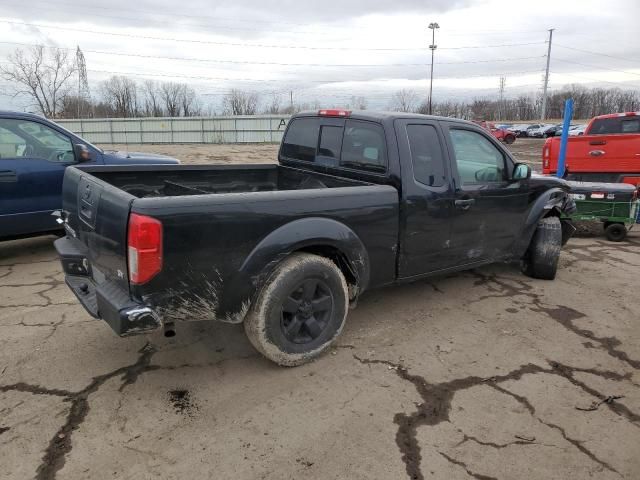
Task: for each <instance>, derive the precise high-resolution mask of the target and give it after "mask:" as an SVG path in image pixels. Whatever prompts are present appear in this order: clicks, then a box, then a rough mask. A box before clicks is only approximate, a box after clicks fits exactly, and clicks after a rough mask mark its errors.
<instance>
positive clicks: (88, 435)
mask: <svg viewBox="0 0 640 480" xmlns="http://www.w3.org/2000/svg"><path fill="white" fill-rule="evenodd" d="M52 240H53V237H40V238H33V239H28V240H20V241H13V242H5V243H0V301H1V304H0V333H1V334H0V478H1V479H5V478H6V479H27V478H36V479H84V478H92V479H102V478H125V479H126V478H136V479H137V478H152V477H153V478H167V479H174V478H175V479H178V478H185V477H187V476H190V477H193V478H242V479H245V478H246V479H289V478H290V479H298V478H303V477H304V478H318V479H330V478H335V479H342V478H349V479H358V478H362V479H373V478H375V479H378V478H379V479H403V478H408V479H418V480H419V479H447V480H448V479H454V480H455V479H466V478H476V479H527V480H529V479H541V480H542V479H545V480H548V479H584V478H598V479H619V478H625V479H636V478H640V456H639V455H638V445H640V375H639V368H640V328H639V327H638V323H637V322H638V314H639V313H640V307H639V305H638V301H637V299H636V295H635V281H636V279H637V272H638V267H639V266H640V248H639V247H640V234H638V233H632V234H631V235H630V238H629V241H627V242H624V243H622V244H613V243H610V242H607V241H605V240H604V239H602V238H599V237H596V236H587V237H582V238H575V239H573V240H572V241H571V242H570V243H569V245H568V248H566V249H565V250H564V251H563V254H562V258H561V266H560V271H559V274H558V278H557V280H556V281H554V282H545V281H537V280H532V279H529V278H527V277H524V276H522V275H521V274H520V273H519V272H518V270H517V269H516V268H514V267H513V266H508V265H496V266H491V267H487V268H482V269H478V270H475V271H471V272H466V273H461V274H455V275H450V276H447V277H438V278H433V279H429V280H425V281H420V282H417V283H414V284H410V285H404V286H398V287H392V288H388V289H385V290H379V291H374V292H368V293H367V294H365V296H364V297H363V298H362V299H361V301H360V302H359V305H358V308H357V309H355V310H353V311H351V312H350V315H349V318H348V323H347V326H346V328H345V331H344V333H343V335H342V337H341V338H340V340H339V344H338V346H337V347H336V348H335V349H333V350H332V351H331V352H330V353H329V354H327V355H325V356H324V357H322V358H321V359H319V360H318V361H316V362H314V363H312V364H310V365H306V366H303V367H299V368H295V369H283V368H279V367H276V366H275V365H272V364H271V363H269V362H268V361H266V360H264V359H263V358H262V357H260V356H259V355H258V354H256V353H255V352H254V351H253V349H252V348H251V346H250V345H249V343H248V341H247V340H246V339H245V337H244V334H243V330H242V327H241V326H232V325H222V324H213V323H192V324H185V325H178V336H177V337H176V338H173V339H165V338H163V337H162V336H161V335H159V334H155V335H151V336H145V337H137V338H128V339H121V338H118V337H116V336H115V335H114V334H113V333H112V332H111V330H110V329H109V328H108V326H107V325H106V324H104V323H103V322H100V321H96V320H93V319H91V318H90V317H89V316H88V315H87V314H86V313H85V312H84V310H83V309H82V307H80V305H79V304H78V303H77V302H76V301H75V298H74V297H73V295H72V294H71V292H70V291H69V290H68V289H67V287H66V286H65V285H64V281H63V276H62V275H61V273H60V266H59V264H58V261H57V259H56V257H55V253H54V250H53V247H52Z"/></svg>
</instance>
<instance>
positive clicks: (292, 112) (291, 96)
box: [289, 90, 295, 115]
mask: <svg viewBox="0 0 640 480" xmlns="http://www.w3.org/2000/svg"><path fill="white" fill-rule="evenodd" d="M289 99H290V100H291V115H293V114H294V113H295V112H294V111H293V90H290V91H289Z"/></svg>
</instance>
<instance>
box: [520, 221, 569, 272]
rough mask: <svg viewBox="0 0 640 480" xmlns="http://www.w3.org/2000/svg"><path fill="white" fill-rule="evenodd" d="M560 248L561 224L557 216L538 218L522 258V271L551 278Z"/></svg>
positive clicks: (556, 267)
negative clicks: (536, 225)
mask: <svg viewBox="0 0 640 480" xmlns="http://www.w3.org/2000/svg"><path fill="white" fill-rule="evenodd" d="M561 249H562V225H561V224H560V219H559V218H558V217H547V218H543V219H542V220H540V222H539V223H538V227H537V228H536V231H535V233H534V234H533V239H532V240H531V245H530V246H529V250H527V253H526V254H525V257H524V259H523V272H524V273H525V274H526V275H529V276H530V277H533V278H540V279H542V280H553V279H554V278H556V272H557V271H558V261H559V260H560V250H561Z"/></svg>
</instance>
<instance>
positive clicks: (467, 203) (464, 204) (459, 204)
mask: <svg viewBox="0 0 640 480" xmlns="http://www.w3.org/2000/svg"><path fill="white" fill-rule="evenodd" d="M475 203H476V201H475V199H473V198H469V199H466V200H456V201H455V206H456V208H457V209H459V210H465V211H466V210H469V209H470V208H471V206H472V205H475Z"/></svg>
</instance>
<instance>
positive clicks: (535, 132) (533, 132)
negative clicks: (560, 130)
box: [527, 123, 554, 138]
mask: <svg viewBox="0 0 640 480" xmlns="http://www.w3.org/2000/svg"><path fill="white" fill-rule="evenodd" d="M553 125H554V124H553V123H549V124H544V125H541V126H539V127H538V128H532V129H530V130H527V133H528V135H529V136H530V137H536V138H542V136H543V135H544V131H545V130H546V129H547V128H549V127H553Z"/></svg>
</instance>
